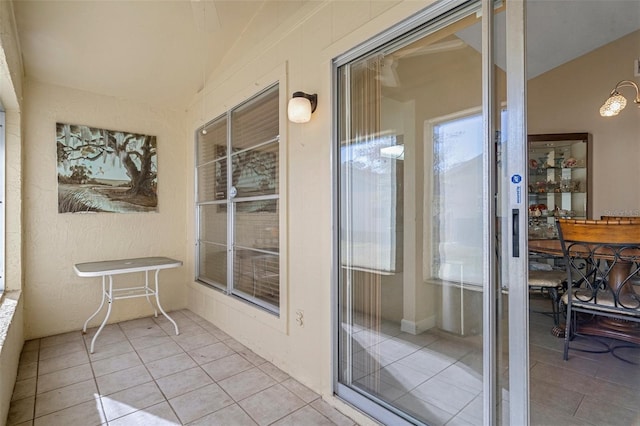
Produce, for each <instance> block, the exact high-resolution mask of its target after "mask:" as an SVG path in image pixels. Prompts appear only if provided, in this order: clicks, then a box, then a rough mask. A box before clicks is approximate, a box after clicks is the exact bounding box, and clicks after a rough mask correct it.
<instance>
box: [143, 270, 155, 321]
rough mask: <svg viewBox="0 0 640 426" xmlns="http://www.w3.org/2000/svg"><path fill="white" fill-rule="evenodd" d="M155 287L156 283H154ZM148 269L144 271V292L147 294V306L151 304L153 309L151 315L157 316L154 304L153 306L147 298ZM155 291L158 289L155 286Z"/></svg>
mask: <svg viewBox="0 0 640 426" xmlns="http://www.w3.org/2000/svg"><path fill="white" fill-rule="evenodd" d="M156 287H157V285H156ZM149 291H150V288H149V271H144V292H145V293H146V296H147V302H149V306H151V309H153V316H154V317H155V318H158V310H157V309H156V307H155V306H153V303H151V299H149ZM156 291H158V289H157V288H156Z"/></svg>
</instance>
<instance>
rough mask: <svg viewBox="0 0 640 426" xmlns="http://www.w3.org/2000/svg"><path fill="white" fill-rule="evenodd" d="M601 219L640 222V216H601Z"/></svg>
mask: <svg viewBox="0 0 640 426" xmlns="http://www.w3.org/2000/svg"><path fill="white" fill-rule="evenodd" d="M600 219H602V220H607V221H618V222H626V221H629V222H631V223H634V222H640V216H604V215H603V216H600Z"/></svg>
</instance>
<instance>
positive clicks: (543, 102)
mask: <svg viewBox="0 0 640 426" xmlns="http://www.w3.org/2000/svg"><path fill="white" fill-rule="evenodd" d="M639 52H640V31H635V32H633V33H631V34H628V35H627V36H625V37H622V38H620V39H618V40H616V41H614V42H612V43H609V44H608V45H605V46H603V47H601V48H598V49H596V50H594V51H592V52H590V53H588V54H586V55H583V56H581V57H579V58H576V59H574V60H573V61H570V62H567V63H566V64H564V65H562V66H559V67H557V68H555V69H553V70H551V71H548V72H546V73H545V74H542V75H540V76H539V77H537V78H534V79H532V80H530V81H529V84H528V87H527V90H528V95H527V96H528V104H527V108H528V114H527V120H528V128H529V129H528V131H529V133H530V134H537V133H568V132H588V133H591V134H592V135H593V156H594V158H593V160H594V161H593V190H592V197H593V212H592V213H591V217H592V218H594V219H599V218H600V216H602V215H606V214H610V215H616V214H622V213H624V212H627V214H630V213H631V214H633V215H640V191H638V188H637V186H638V181H640V168H638V166H637V164H638V161H639V160H640V108H639V107H638V106H636V105H635V104H633V102H632V100H633V96H634V95H635V91H634V90H633V88H622V89H621V90H620V93H621V94H622V95H624V96H625V97H626V98H627V101H628V103H627V107H626V108H625V109H624V110H623V111H622V112H620V114H618V115H617V116H615V117H601V116H600V113H599V109H600V106H601V105H602V103H603V102H604V101H605V99H606V98H607V97H608V96H609V93H610V92H611V90H612V89H613V88H614V87H615V85H616V83H617V82H618V81H620V80H632V81H635V82H636V84H640V77H635V76H634V75H633V61H634V59H637V58H638V53H639Z"/></svg>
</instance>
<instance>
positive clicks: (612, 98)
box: [600, 80, 640, 117]
mask: <svg viewBox="0 0 640 426" xmlns="http://www.w3.org/2000/svg"><path fill="white" fill-rule="evenodd" d="M620 87H633V88H634V89H636V98H635V99H634V100H633V103H635V104H638V106H639V107H640V90H638V85H637V84H635V83H634V82H633V81H630V80H622V81H620V82H618V84H616V87H614V88H613V90H612V91H611V94H609V97H608V98H607V100H606V101H604V104H603V105H602V106H601V107H600V115H601V116H603V117H612V116H614V115H618V113H619V112H620V111H622V110H623V109H624V107H625V106H627V99H626V98H625V97H624V96H622V95H621V94H620V92H618V88H620Z"/></svg>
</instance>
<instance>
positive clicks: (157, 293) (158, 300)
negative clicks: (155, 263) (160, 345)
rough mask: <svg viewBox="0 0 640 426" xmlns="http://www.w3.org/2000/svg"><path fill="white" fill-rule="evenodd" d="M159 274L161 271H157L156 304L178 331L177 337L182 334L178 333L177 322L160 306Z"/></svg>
mask: <svg viewBox="0 0 640 426" xmlns="http://www.w3.org/2000/svg"><path fill="white" fill-rule="evenodd" d="M159 274H160V269H156V303H157V304H158V309H160V312H162V315H164V316H165V317H166V318H167V319H168V320H169V321H171V323H172V324H173V327H174V328H175V329H176V336H177V335H178V334H180V332H179V331H178V324H176V322H175V321H174V320H173V319H172V318H171V317H170V316H169V315H167V313H166V312H165V311H164V309H162V305H161V304H160V297H159V293H160V288H159V286H158V275H159Z"/></svg>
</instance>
